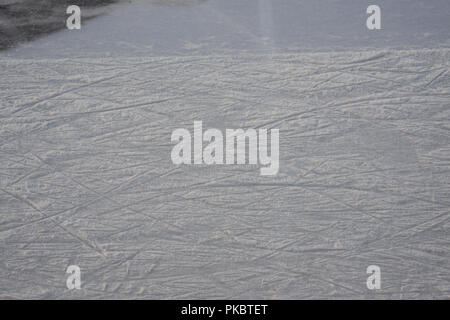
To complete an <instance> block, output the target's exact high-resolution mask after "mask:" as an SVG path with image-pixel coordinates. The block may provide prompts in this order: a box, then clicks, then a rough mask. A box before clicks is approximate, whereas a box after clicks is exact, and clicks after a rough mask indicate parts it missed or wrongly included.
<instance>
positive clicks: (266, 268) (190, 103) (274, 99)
mask: <svg viewBox="0 0 450 320" xmlns="http://www.w3.org/2000/svg"><path fill="white" fill-rule="evenodd" d="M449 57H450V52H449V50H448V49H436V50H405V51H398V50H397V51H372V52H360V53H350V52H344V53H311V54H306V53H305V54H274V55H267V54H260V55H245V54H242V55H239V56H232V55H224V56H189V57H154V58H137V57H136V58H120V59H113V58H110V59H59V60H47V59H42V60H38V59H25V60H21V59H7V58H4V59H2V60H0V68H1V70H2V77H1V79H0V87H1V88H2V90H1V91H0V99H1V101H2V109H1V112H0V128H1V130H0V163H1V169H0V176H1V183H0V212H1V214H0V239H1V241H0V252H1V268H0V297H2V298H62V299H68V298H163V299H168V298H172V299H179V298H189V299H190V298H287V299H292V298H449V293H450V283H449V254H448V253H449V252H448V248H449V244H450V243H449V242H450V239H449V222H448V219H449V205H450V203H449V196H450V180H449V169H450V146H449V117H450V109H449V94H450V89H449V84H450V78H449ZM194 120H202V121H203V123H204V127H209V128H211V127H216V128H220V129H224V128H258V127H265V128H279V129H280V173H279V174H278V175H277V176H274V177H262V176H260V175H259V171H258V169H257V168H256V167H254V166H175V165H173V164H172V162H171V159H170V152H171V148H172V146H173V144H172V143H171V142H170V136H171V132H172V131H173V130H174V129H175V128H180V127H181V128H187V129H189V130H192V126H193V121H194ZM71 264H76V265H79V266H80V267H81V269H82V290H73V291H69V290H67V289H66V287H65V279H66V274H65V268H67V266H68V265H71ZM371 264H376V265H379V266H380V267H381V270H382V290H379V291H377V292H372V291H369V290H367V288H366V277H367V275H366V273H365V271H366V268H367V266H369V265H371Z"/></svg>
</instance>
